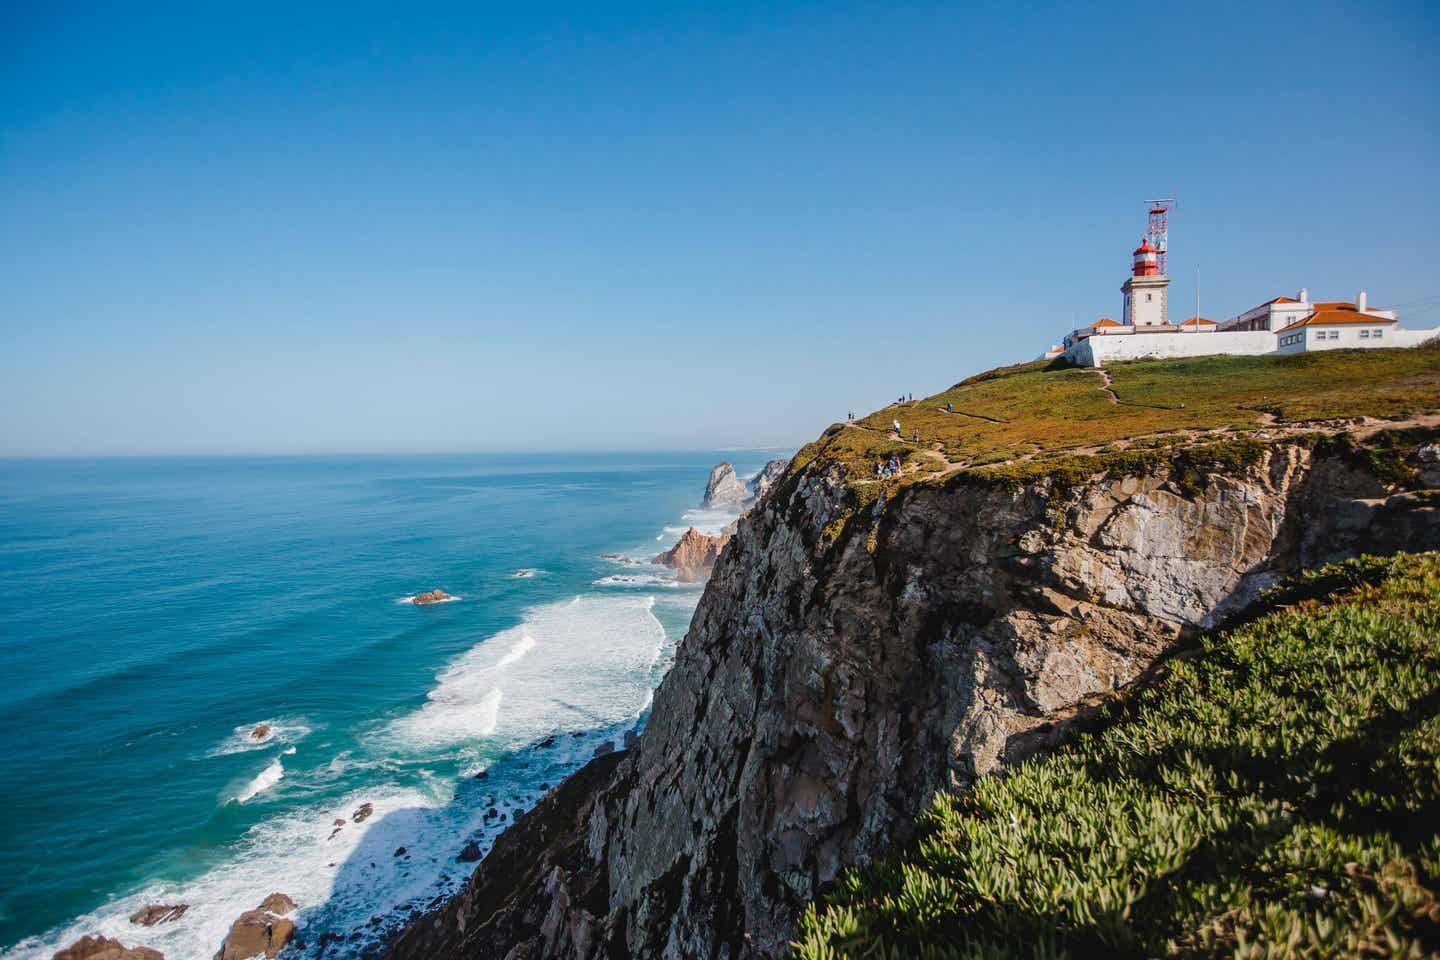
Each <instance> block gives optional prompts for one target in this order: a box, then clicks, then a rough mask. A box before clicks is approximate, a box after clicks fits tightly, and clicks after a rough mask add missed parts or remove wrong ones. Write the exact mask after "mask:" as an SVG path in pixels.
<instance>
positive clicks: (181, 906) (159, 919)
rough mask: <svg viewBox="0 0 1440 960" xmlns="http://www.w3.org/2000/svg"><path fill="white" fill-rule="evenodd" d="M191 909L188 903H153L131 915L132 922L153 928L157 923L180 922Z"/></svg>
mask: <svg viewBox="0 0 1440 960" xmlns="http://www.w3.org/2000/svg"><path fill="white" fill-rule="evenodd" d="M189 909H190V904H188V903H151V904H147V905H145V906H143V907H141V908H140V909H139V910H136V911H135V912H134V913H132V914H130V922H131V923H138V924H140V925H141V926H142V927H153V926H155V924H157V923H169V922H170V921H171V920H179V919H180V918H181V917H183V916H184V915H185V911H186V910H189Z"/></svg>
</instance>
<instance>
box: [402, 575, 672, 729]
mask: <svg viewBox="0 0 1440 960" xmlns="http://www.w3.org/2000/svg"><path fill="white" fill-rule="evenodd" d="M653 605H654V600H653V599H651V598H650V597H618V596H617V597H592V596H584V597H576V598H575V599H573V600H570V601H566V602H560V603H552V604H547V605H545V606H541V607H536V608H534V609H532V610H530V611H529V612H528V613H527V614H526V618H525V622H524V623H522V624H521V625H520V626H518V627H514V628H511V629H510V630H506V631H503V632H502V633H499V634H497V635H496V636H494V637H492V638H490V639H488V640H486V641H484V642H483V643H480V644H477V645H476V646H475V647H473V648H472V649H471V650H469V651H468V652H466V653H464V654H462V655H461V656H460V657H459V658H458V659H456V660H455V661H454V662H453V663H451V664H450V666H448V667H447V668H445V670H444V671H442V672H441V673H440V675H439V677H438V678H437V681H438V682H437V684H436V687H435V689H434V690H432V691H431V692H430V696H429V702H427V703H426V704H425V705H424V706H423V707H421V708H420V709H419V710H417V711H415V712H414V713H412V714H409V715H408V716H403V717H400V718H399V719H398V720H396V721H395V722H394V723H393V724H391V726H390V728H389V730H388V731H387V733H388V734H389V735H390V736H391V737H393V738H394V739H395V740H397V741H398V743H399V745H401V746H403V747H406V748H408V749H410V750H421V751H429V750H434V749H436V748H440V747H446V746H456V745H461V744H464V743H466V742H469V741H474V740H477V739H479V738H486V737H496V738H497V740H496V742H495V743H494V746H496V747H501V748H509V747H518V746H522V745H524V744H527V743H531V742H534V741H535V740H537V739H539V738H540V737H542V736H544V735H547V734H550V733H554V732H556V731H570V730H590V729H594V728H596V727H600V726H604V725H607V724H613V723H617V722H620V721H622V720H624V719H626V718H627V717H630V716H633V715H634V714H635V712H636V711H637V709H638V708H639V706H640V704H641V703H642V702H643V700H644V698H645V695H646V694H647V693H649V690H650V686H649V681H650V675H649V671H650V665H651V664H652V663H653V662H654V661H655V658H656V657H657V656H658V655H659V653H660V648H661V645H662V644H663V643H664V641H665V628H664V627H662V626H661V625H660V621H659V620H657V619H655V615H654V614H653V613H652V612H651V608H652V607H653ZM527 639H528V640H529V641H530V642H529V643H528V644H527V643H526V642H525V641H526V640H527Z"/></svg>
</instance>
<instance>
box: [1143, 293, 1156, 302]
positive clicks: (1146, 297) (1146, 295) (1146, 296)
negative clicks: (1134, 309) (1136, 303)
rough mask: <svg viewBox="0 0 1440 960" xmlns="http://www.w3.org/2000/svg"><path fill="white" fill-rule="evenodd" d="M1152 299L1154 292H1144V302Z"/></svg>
mask: <svg viewBox="0 0 1440 960" xmlns="http://www.w3.org/2000/svg"><path fill="white" fill-rule="evenodd" d="M1154 299H1155V294H1153V293H1147V294H1145V302H1146V303H1149V302H1150V301H1151V300H1154Z"/></svg>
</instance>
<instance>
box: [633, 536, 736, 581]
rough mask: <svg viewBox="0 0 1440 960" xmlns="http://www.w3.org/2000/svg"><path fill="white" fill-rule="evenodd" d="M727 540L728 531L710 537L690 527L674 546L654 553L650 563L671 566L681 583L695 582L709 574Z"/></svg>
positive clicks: (728, 539)
mask: <svg viewBox="0 0 1440 960" xmlns="http://www.w3.org/2000/svg"><path fill="white" fill-rule="evenodd" d="M729 542H730V534H728V533H722V534H720V535H719V536H716V537H710V536H706V535H705V534H703V533H701V532H700V531H699V530H696V529H695V528H694V527H691V528H690V529H689V530H686V531H685V534H684V535H683V536H682V537H681V538H680V540H679V542H677V543H676V544H675V546H673V547H671V548H670V549H669V550H666V551H665V552H664V553H659V554H656V555H655V559H654V560H652V561H651V563H659V564H663V565H665V566H667V567H671V568H673V569H674V570H675V573H676V576H677V578H678V579H679V581H680V582H681V583H695V582H697V581H700V580H704V579H705V578H706V577H708V576H710V571H711V570H713V569H715V561H717V560H719V559H720V551H721V550H724V549H725V544H727V543H729Z"/></svg>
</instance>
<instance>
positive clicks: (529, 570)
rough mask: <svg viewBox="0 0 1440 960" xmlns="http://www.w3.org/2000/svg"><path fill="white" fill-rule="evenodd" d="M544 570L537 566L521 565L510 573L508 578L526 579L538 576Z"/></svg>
mask: <svg viewBox="0 0 1440 960" xmlns="http://www.w3.org/2000/svg"><path fill="white" fill-rule="evenodd" d="M544 572H545V571H544V570H541V569H540V568H539V567H521V568H520V569H519V570H516V571H515V572H514V573H512V574H510V578H511V579H512V580H527V579H529V578H530V577H538V576H540V575H541V574H543V573H544Z"/></svg>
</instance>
